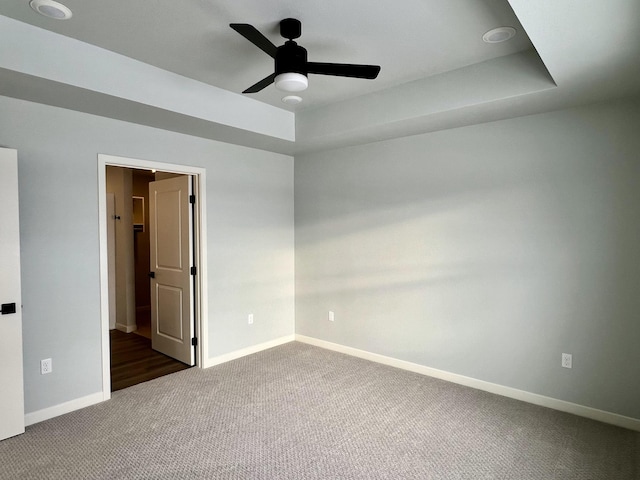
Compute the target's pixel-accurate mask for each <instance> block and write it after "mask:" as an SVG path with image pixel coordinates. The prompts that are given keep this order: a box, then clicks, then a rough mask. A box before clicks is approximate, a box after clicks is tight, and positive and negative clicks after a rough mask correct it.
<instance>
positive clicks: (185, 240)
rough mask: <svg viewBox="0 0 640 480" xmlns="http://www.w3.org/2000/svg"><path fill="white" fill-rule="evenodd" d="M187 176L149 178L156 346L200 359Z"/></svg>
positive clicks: (153, 337) (185, 357) (167, 352)
mask: <svg viewBox="0 0 640 480" xmlns="http://www.w3.org/2000/svg"><path fill="white" fill-rule="evenodd" d="M190 195H191V181H190V177H189V176H187V175H183V176H179V177H175V178H170V179H167V180H159V181H156V182H151V183H149V233H150V246H151V272H150V274H149V275H150V277H151V346H152V348H153V349H154V350H157V351H159V352H161V353H164V354H165V355H168V356H170V357H172V358H175V359H176V360H179V361H181V362H183V363H186V364H187V365H194V364H195V348H194V346H193V345H192V342H191V339H192V338H193V337H194V335H193V331H194V318H193V308H192V303H193V282H192V277H191V267H192V263H191V259H192V258H193V253H192V249H193V237H192V236H193V223H192V222H193V220H192V217H191V204H190V203H189V197H190Z"/></svg>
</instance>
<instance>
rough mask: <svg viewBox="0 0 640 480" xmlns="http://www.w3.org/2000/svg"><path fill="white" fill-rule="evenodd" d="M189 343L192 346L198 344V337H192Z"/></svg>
mask: <svg viewBox="0 0 640 480" xmlns="http://www.w3.org/2000/svg"><path fill="white" fill-rule="evenodd" d="M191 345H193V346H194V347H197V346H198V338H197V337H193V338H192V339H191Z"/></svg>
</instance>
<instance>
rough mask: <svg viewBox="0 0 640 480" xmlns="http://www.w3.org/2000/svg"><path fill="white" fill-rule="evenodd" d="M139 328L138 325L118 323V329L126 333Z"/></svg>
mask: <svg viewBox="0 0 640 480" xmlns="http://www.w3.org/2000/svg"><path fill="white" fill-rule="evenodd" d="M137 329H138V326H137V325H123V324H122V323H116V330H120V331H121V332H124V333H131V332H135V331H136V330H137Z"/></svg>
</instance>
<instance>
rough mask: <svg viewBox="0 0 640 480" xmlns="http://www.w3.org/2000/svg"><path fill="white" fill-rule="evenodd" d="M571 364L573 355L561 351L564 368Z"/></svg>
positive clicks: (570, 366)
mask: <svg viewBox="0 0 640 480" xmlns="http://www.w3.org/2000/svg"><path fill="white" fill-rule="evenodd" d="M572 364H573V355H571V354H570V353H563V354H562V366H563V367H564V368H573V367H572Z"/></svg>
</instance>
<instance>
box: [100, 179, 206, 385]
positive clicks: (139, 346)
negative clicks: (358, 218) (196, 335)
mask: <svg viewBox="0 0 640 480" xmlns="http://www.w3.org/2000/svg"><path fill="white" fill-rule="evenodd" d="M106 188H107V198H108V202H112V201H113V203H115V206H114V207H112V208H111V210H113V215H110V216H109V217H108V218H107V226H108V228H107V230H111V232H109V236H110V238H111V237H115V238H114V241H112V242H109V247H110V248H109V263H110V265H112V264H115V267H116V268H115V271H114V272H112V271H111V270H110V276H109V280H110V282H109V284H110V291H109V295H110V297H111V301H110V305H115V310H116V312H115V315H113V314H112V317H113V316H115V319H114V321H113V322H112V321H111V320H110V325H109V329H110V330H109V340H110V354H111V391H112V392H114V391H116V390H121V389H123V388H127V387H130V386H133V385H136V384H138V383H142V382H146V381H148V380H153V379H154V378H158V377H161V376H164V375H168V374H170V373H175V372H178V371H180V370H184V369H186V368H190V367H191V366H192V365H193V364H194V360H195V355H194V354H193V353H194V352H193V350H194V347H193V346H192V344H191V340H192V338H193V334H192V333H191V332H193V331H194V328H193V325H194V321H195V315H194V314H193V296H194V295H193V294H194V289H193V287H192V285H191V283H192V279H191V275H190V272H189V268H188V266H191V265H195V259H194V258H193V257H194V255H193V248H192V242H191V239H192V237H193V226H194V222H193V219H192V217H193V215H192V211H191V208H190V205H189V203H188V202H189V195H190V192H191V190H192V189H193V186H192V177H191V176H189V175H180V174H173V173H166V172H160V171H155V172H154V171H150V170H146V169H133V168H124V167H114V166H107V175H106ZM176 218H177V219H178V220H182V221H181V222H176ZM183 229H184V230H185V231H184V232H183V233H184V235H181V233H182V232H181V230H183ZM181 237H183V238H181ZM183 250H184V252H183ZM158 253H160V255H161V256H163V257H164V258H162V259H160V261H159V262H158V259H156V258H154V257H157V256H158ZM150 260H153V262H151V261H150ZM151 265H154V266H153V267H152V266H151ZM181 265H184V268H182V269H181V268H180V267H181ZM163 269H164V270H167V269H168V271H169V273H170V275H166V274H165V275H164V276H163V279H164V281H162V282H160V281H159V280H160V276H161V274H162V273H163V271H164V270H163ZM157 270H160V271H157ZM176 273H177V275H178V277H177V280H178V283H177V284H176V282H175V281H174V282H171V281H169V280H170V279H168V278H167V277H169V276H171V275H173V276H175V275H176ZM127 274H128V275H127ZM151 275H153V278H150V276H151ZM156 275H157V276H158V278H157V279H156ZM131 277H132V278H133V281H130V278H131ZM111 280H113V281H111ZM165 292H168V293H165ZM176 292H178V293H179V295H177V296H176V295H175V293H176ZM156 297H157V298H156ZM175 298H177V299H178V302H176V301H174V299H175ZM129 303H132V304H133V305H129ZM178 303H179V305H178ZM152 306H153V307H154V308H152ZM131 307H132V308H131ZM176 307H177V308H176ZM159 309H160V311H158V310H159ZM132 312H133V313H134V315H133V316H131V313H132ZM112 313H113V312H112ZM152 325H153V329H152Z"/></svg>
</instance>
